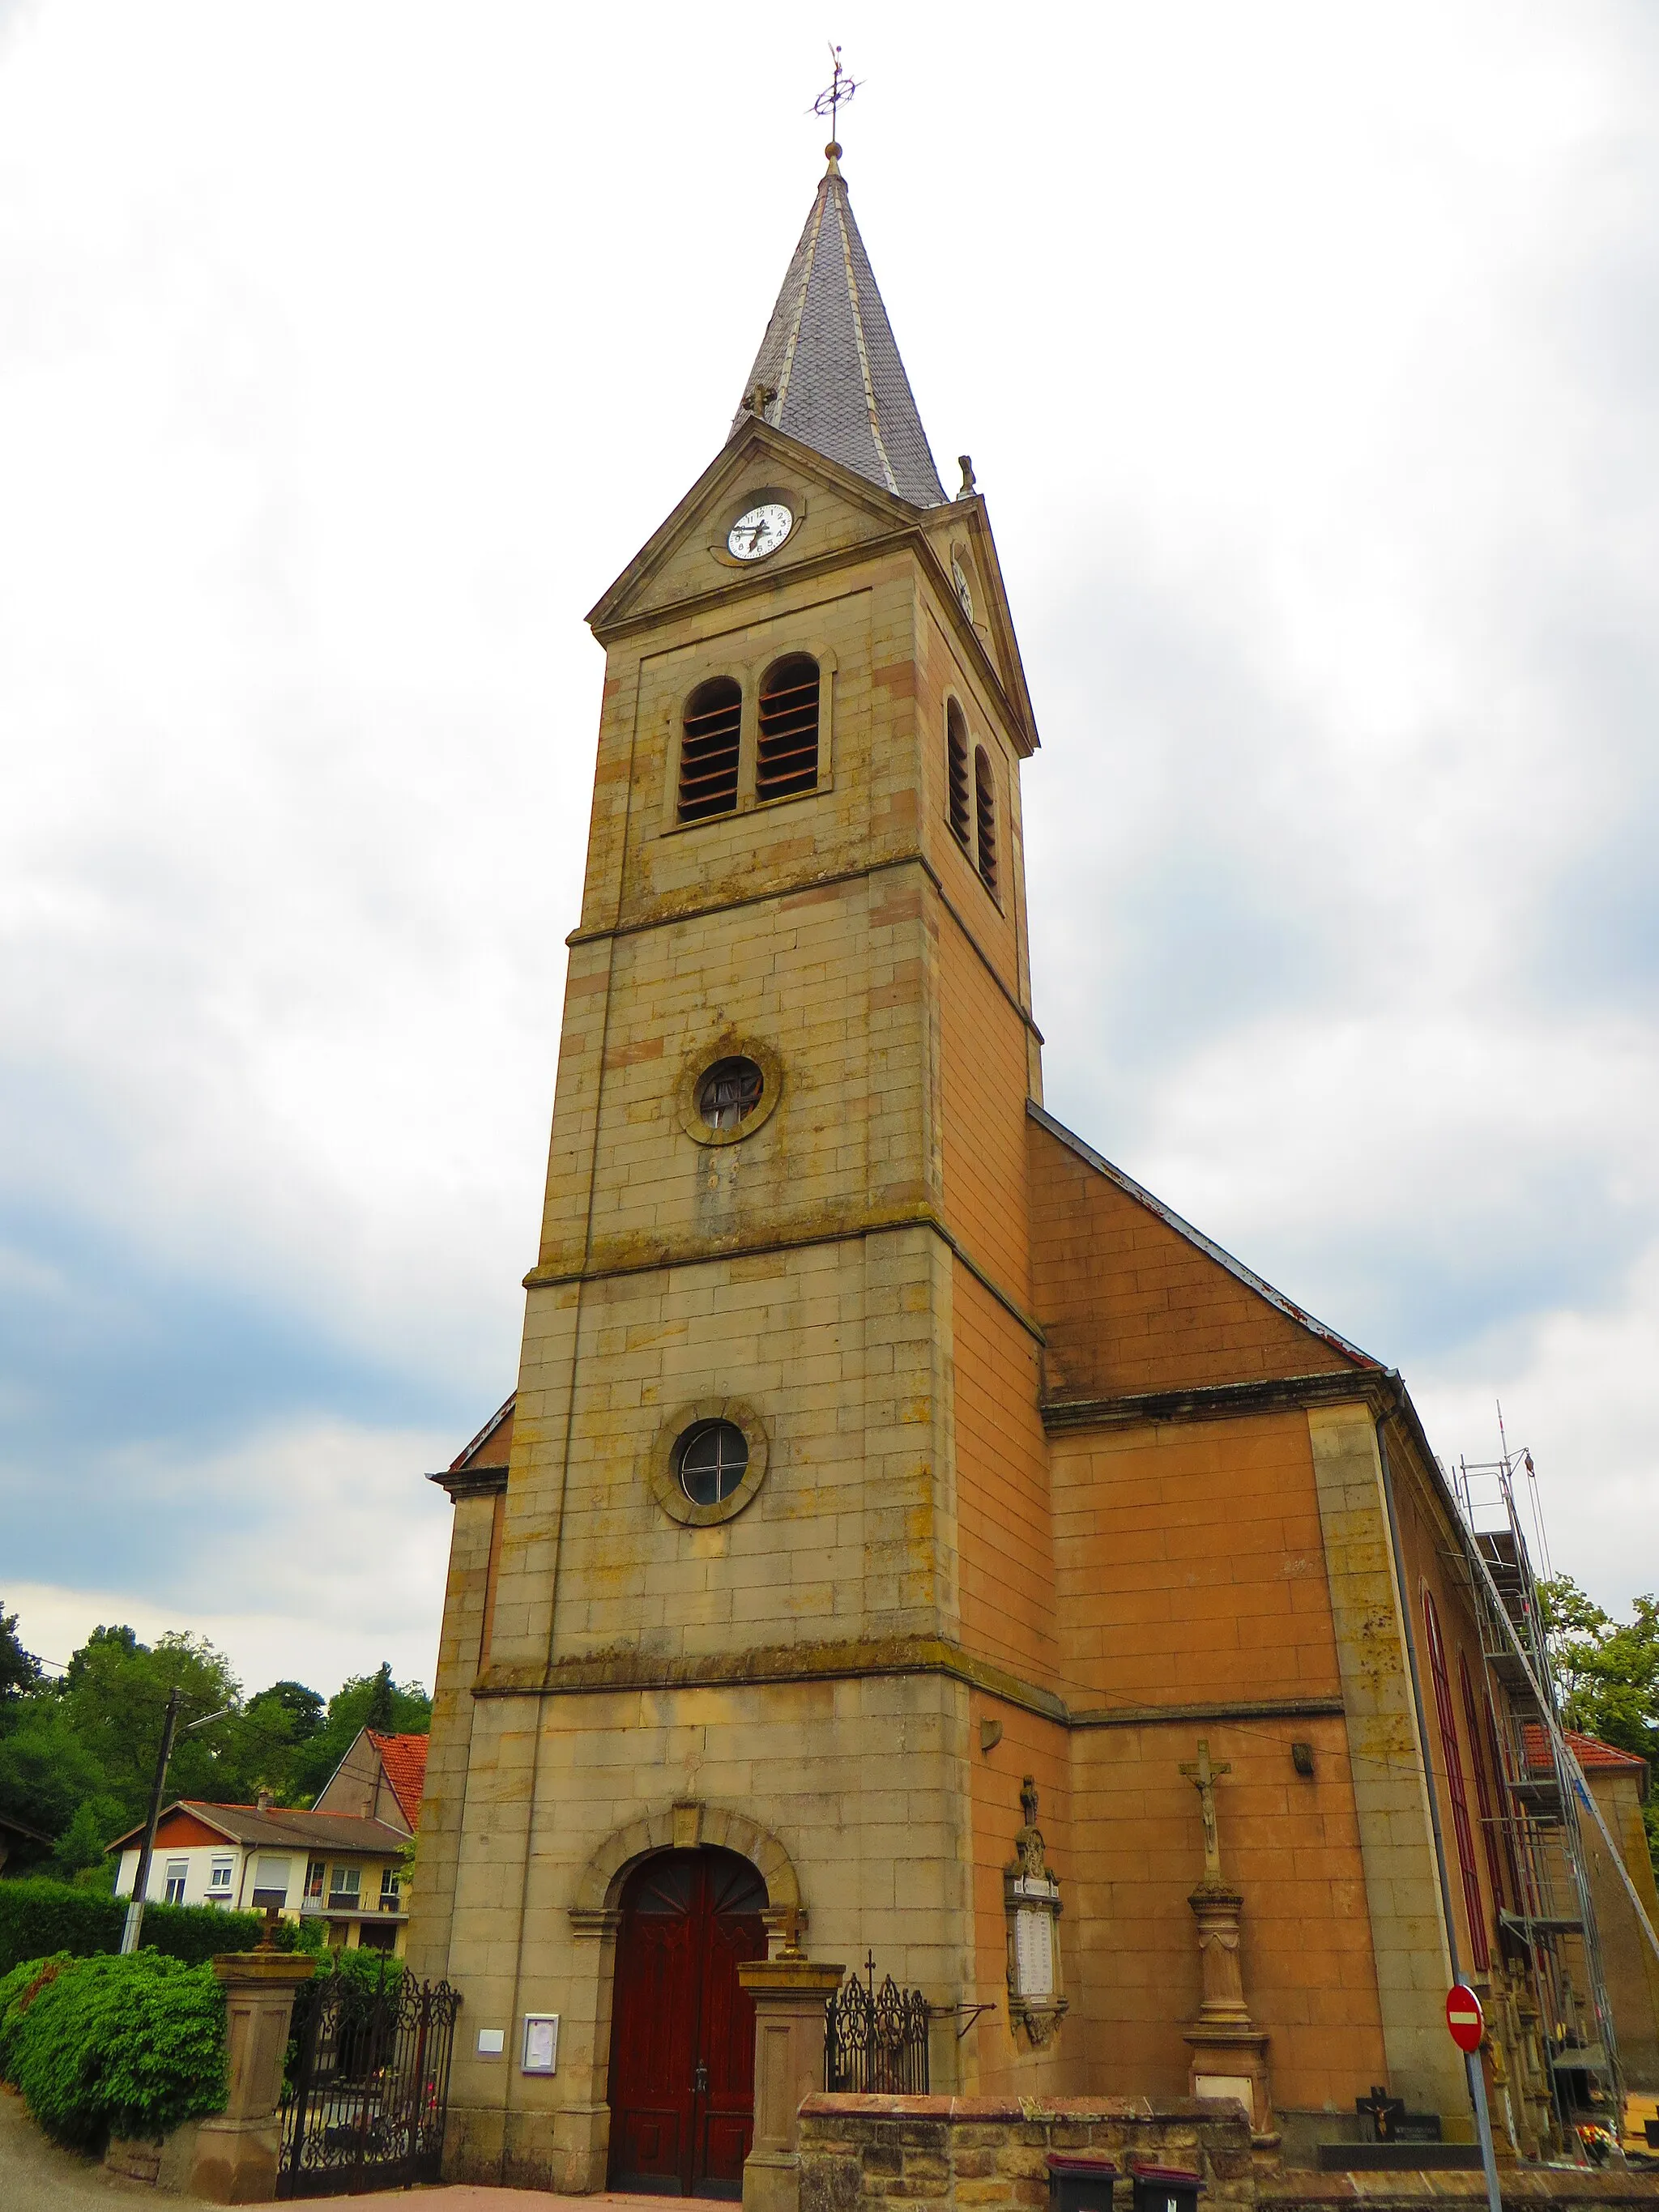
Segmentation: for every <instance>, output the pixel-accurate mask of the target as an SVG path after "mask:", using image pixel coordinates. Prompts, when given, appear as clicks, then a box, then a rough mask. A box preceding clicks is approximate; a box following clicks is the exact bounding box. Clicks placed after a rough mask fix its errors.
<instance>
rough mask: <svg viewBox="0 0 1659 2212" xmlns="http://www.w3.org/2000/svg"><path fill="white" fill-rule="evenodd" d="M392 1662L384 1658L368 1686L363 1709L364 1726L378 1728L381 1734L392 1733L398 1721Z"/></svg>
mask: <svg viewBox="0 0 1659 2212" xmlns="http://www.w3.org/2000/svg"><path fill="white" fill-rule="evenodd" d="M394 1694H395V1692H394V1689H393V1685H392V1662H391V1661H390V1660H389V1659H382V1660H381V1662H380V1666H379V1667H378V1668H376V1670H375V1674H374V1680H373V1681H372V1682H371V1683H370V1684H369V1686H368V1705H366V1706H365V1708H364V1710H363V1726H364V1727H365V1728H371V1729H377V1730H378V1731H379V1732H380V1735H391V1734H392V1729H393V1727H394V1725H395V1723H396V1718H397V1707H396V1705H394V1704H393V1702H392V1699H393V1696H394Z"/></svg>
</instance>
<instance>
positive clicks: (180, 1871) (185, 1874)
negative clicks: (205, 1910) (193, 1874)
mask: <svg viewBox="0 0 1659 2212" xmlns="http://www.w3.org/2000/svg"><path fill="white" fill-rule="evenodd" d="M189 1880H190V1861H189V1860H188V1859H169V1860H168V1861H167V1889H166V1891H165V1892H164V1894H165V1896H166V1899H167V1903H168V1904H169V1905H182V1904H183V1903H184V1901H185V1883H186V1882H187V1881H189Z"/></svg>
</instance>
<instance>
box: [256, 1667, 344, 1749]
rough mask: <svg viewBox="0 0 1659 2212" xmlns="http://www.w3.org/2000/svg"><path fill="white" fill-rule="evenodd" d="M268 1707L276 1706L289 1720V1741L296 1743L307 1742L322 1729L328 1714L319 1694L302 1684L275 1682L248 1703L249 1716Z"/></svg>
mask: <svg viewBox="0 0 1659 2212" xmlns="http://www.w3.org/2000/svg"><path fill="white" fill-rule="evenodd" d="M267 1705H276V1706H277V1707H279V1708H280V1709H281V1711H283V1712H284V1713H285V1714H286V1715H287V1716H288V1722H289V1740H290V1741H292V1742H294V1743H307V1742H308V1741H310V1739H311V1738H312V1737H313V1735H316V1733H317V1731H318V1729H319V1728H321V1726H322V1725H323V1716H324V1714H325V1711H327V1707H326V1706H325V1703H324V1701H323V1699H321V1698H320V1697H319V1695H318V1694H317V1692H316V1691H315V1690H308V1689H307V1687H306V1686H305V1684H304V1683H303V1682H273V1683H272V1684H271V1686H270V1688H269V1689H268V1690H261V1691H259V1692H258V1693H257V1694H256V1695H255V1696H253V1697H252V1698H250V1699H248V1701H247V1710H248V1712H249V1714H250V1715H252V1714H254V1713H257V1712H258V1711H260V1710H261V1708H262V1707H264V1706H267Z"/></svg>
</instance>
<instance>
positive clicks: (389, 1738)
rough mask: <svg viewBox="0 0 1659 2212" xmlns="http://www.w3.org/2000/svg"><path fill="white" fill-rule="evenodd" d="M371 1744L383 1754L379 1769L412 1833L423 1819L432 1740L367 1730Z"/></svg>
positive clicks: (419, 1736)
mask: <svg viewBox="0 0 1659 2212" xmlns="http://www.w3.org/2000/svg"><path fill="white" fill-rule="evenodd" d="M368 1740H369V1741H370V1743H372V1744H373V1745H374V1748H375V1750H376V1751H378V1752H379V1753H380V1765H381V1766H382V1768H383V1769H384V1770H385V1772H386V1780H387V1781H388V1782H389V1783H390V1784H391V1785H392V1796H394V1797H395V1798H396V1799H397V1801H398V1811H399V1812H400V1813H401V1814H403V1816H404V1820H407V1821H408V1823H409V1826H410V1832H411V1833H412V1832H413V1831H414V1829H415V1827H416V1824H417V1823H418V1821H419V1820H420V1817H421V1798H422V1795H423V1794H424V1792H425V1790H426V1754H427V1747H428V1743H429V1741H430V1738H429V1737H427V1736H423V1735H380V1733H379V1731H378V1730H377V1729H369V1730H368Z"/></svg>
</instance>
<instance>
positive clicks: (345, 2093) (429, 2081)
mask: <svg viewBox="0 0 1659 2212" xmlns="http://www.w3.org/2000/svg"><path fill="white" fill-rule="evenodd" d="M459 2005H460V1998H459V1996H458V1995H457V1993H456V1992H455V1991H454V1990H453V1989H451V1988H450V1986H449V1984H448V1983H447V1982H417V1981H416V1979H415V1978H414V1976H413V1975H412V1974H409V1973H398V1974H395V1975H383V1977H382V1979H381V1982H380V1985H379V1986H378V1987H376V1986H375V1985H374V1984H365V1983H362V1982H360V1981H358V1980H356V1978H354V1977H348V1976H347V1975H344V1974H342V1973H338V1972H335V1973H331V1974H321V1975H319V1976H318V1977H317V1978H316V1979H315V1980H314V1981H311V1982H307V1983H304V1984H301V1989H300V1991H299V1995H298V1997H297V1999H296V2001H295V2007H294V2032H293V2041H292V2042H291V2043H290V2045H289V2054H288V2069H287V2079H286V2081H285V2084H284V2087H283V2109H282V2122H283V2148H282V2158H281V2163H280V2166H279V2167H278V2171H277V2177H276V2194H277V2195H278V2197H334V2196H341V2195H359V2194H361V2193H362V2192H363V2191H367V2190H371V2189H402V2188H406V2187H407V2186H408V2185H410V2183H412V2182H416V2181H436V2180H437V2179H438V2167H439V2162H440V2160H441V2158H442V2156H443V2147H444V2119H445V2116H446V2112H447V2107H448V2103H449V2059H450V2052H451V2050H452V2047H453V2044H454V2039H455V2015H456V2012H457V2010H458V2008H459Z"/></svg>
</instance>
